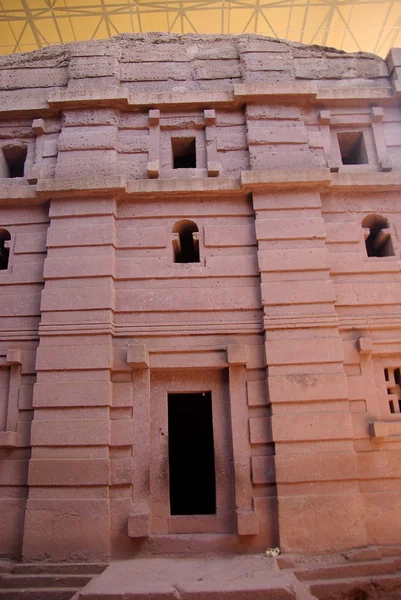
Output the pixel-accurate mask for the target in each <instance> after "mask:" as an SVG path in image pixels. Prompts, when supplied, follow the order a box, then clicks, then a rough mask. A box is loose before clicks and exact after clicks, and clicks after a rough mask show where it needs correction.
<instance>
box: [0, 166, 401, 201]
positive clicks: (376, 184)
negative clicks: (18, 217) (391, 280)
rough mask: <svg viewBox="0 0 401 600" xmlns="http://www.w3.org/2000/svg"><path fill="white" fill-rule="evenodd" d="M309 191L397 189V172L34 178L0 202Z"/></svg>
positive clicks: (10, 188)
mask: <svg viewBox="0 0 401 600" xmlns="http://www.w3.org/2000/svg"><path fill="white" fill-rule="evenodd" d="M289 189H294V190H299V189H315V190H318V191H321V192H330V191H333V192H341V191H347V192H350V193H352V192H356V193H360V192H373V191H377V192H382V191H401V172H394V171H393V172H391V173H387V172H380V171H377V172H370V173H369V172H363V173H361V172H359V173H358V172H355V173H331V172H330V170H329V169H272V170H265V171H258V170H253V171H252V170H250V171H242V173H241V177H240V178H239V179H238V178H235V177H209V178H208V177H205V178H199V179H169V178H166V179H164V178H160V179H129V180H126V179H125V178H124V177H118V176H113V177H103V178H100V177H90V178H88V177H85V178H81V179H39V180H38V182H37V184H36V185H21V184H16V185H1V181H0V202H1V203H2V204H20V203H21V204H26V203H28V204H30V203H40V202H43V201H47V200H49V199H52V198H73V197H80V196H82V197H85V198H86V199H87V198H88V196H91V197H98V196H102V197H105V196H106V197H119V198H120V199H132V198H135V197H141V196H144V197H146V196H149V195H152V196H158V195H162V196H163V198H164V199H168V198H176V197H177V196H181V197H185V196H188V197H189V196H191V197H193V196H194V195H195V196H197V197H198V196H202V195H210V194H211V193H212V194H214V195H215V197H219V196H220V197H226V196H227V194H230V195H231V196H232V195H237V194H248V193H251V192H263V191H271V190H289Z"/></svg>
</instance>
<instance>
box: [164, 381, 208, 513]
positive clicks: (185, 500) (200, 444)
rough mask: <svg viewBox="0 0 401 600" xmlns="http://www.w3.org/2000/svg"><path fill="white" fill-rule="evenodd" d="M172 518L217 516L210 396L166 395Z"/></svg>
mask: <svg viewBox="0 0 401 600" xmlns="http://www.w3.org/2000/svg"><path fill="white" fill-rule="evenodd" d="M168 454H169V457H168V458H169V473H170V511H171V514H172V515H214V514H216V476H215V466H214V443H213V418H212V394H211V392H202V393H199V394H191V393H189V394H169V395H168Z"/></svg>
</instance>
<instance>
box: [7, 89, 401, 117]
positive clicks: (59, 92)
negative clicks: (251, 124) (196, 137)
mask: <svg viewBox="0 0 401 600" xmlns="http://www.w3.org/2000/svg"><path fill="white" fill-rule="evenodd" d="M393 85H394V87H393V89H392V88H390V87H375V86H369V87H368V86H363V87H338V86H336V87H321V86H319V85H318V84H317V83H316V82H314V81H306V82H304V81H293V82H291V83H274V82H273V83H238V84H235V85H234V86H233V90H232V91H225V92H207V91H188V92H185V91H184V92H161V93H154V92H143V93H131V92H129V91H128V90H125V89H122V88H120V89H118V88H110V89H107V88H106V89H101V90H93V91H86V92H82V93H80V92H76V91H74V92H72V91H69V90H67V89H66V88H53V89H51V90H49V92H48V93H47V96H46V93H41V94H40V95H35V94H32V95H29V94H27V93H24V94H22V95H21V98H18V102H16V99H15V96H9V95H8V93H7V92H0V117H1V115H7V116H8V117H10V116H24V115H25V116H34V117H36V118H38V117H41V116H46V115H53V114H56V113H57V112H58V111H59V110H65V109H73V108H99V107H107V108H115V109H120V110H129V109H132V110H138V109H144V110H147V109H148V108H149V107H153V108H160V109H166V110H172V109H183V108H188V109H189V108H192V109H193V108H199V109H203V108H205V107H229V106H231V107H232V106H241V105H244V104H255V103H264V104H277V103H280V104H283V103H284V104H295V105H304V104H305V103H307V104H309V105H310V104H319V105H320V103H322V102H323V103H324V105H325V106H328V107H329V106H331V105H338V104H347V105H350V104H358V105H361V104H363V105H369V104H370V103H375V104H378V105H380V104H383V105H385V104H395V103H397V101H398V99H399V97H400V95H401V87H400V86H399V83H398V82H397V81H395V82H394V83H393Z"/></svg>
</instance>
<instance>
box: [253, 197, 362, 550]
mask: <svg viewBox="0 0 401 600" xmlns="http://www.w3.org/2000/svg"><path fill="white" fill-rule="evenodd" d="M254 207H255V212H256V236H257V240H258V258H259V268H260V271H261V288H262V302H263V306H264V330H265V344H266V363H267V366H268V370H269V377H268V387H269V396H270V402H271V409H272V416H271V426H272V435H273V441H274V443H275V453H276V456H275V467H276V481H277V493H278V503H279V528H280V545H281V548H282V550H283V551H287V552H291V551H296V552H303V551H305V552H323V551H326V552H327V551H336V550H339V549H342V548H349V547H353V546H362V545H364V544H365V543H366V532H365V526H364V523H363V519H362V517H361V515H362V514H363V507H362V505H361V499H360V496H359V490H358V484H357V461H356V454H355V452H354V449H353V441H352V440H353V426H352V419H351V414H350V411H349V407H348V400H347V396H348V393H347V384H346V377H345V374H344V369H343V360H344V351H343V344H342V340H341V338H340V335H339V331H338V326H337V317H336V314H335V309H334V302H335V293H334V286H333V283H332V282H331V280H330V275H329V268H330V263H329V256H328V251H327V250H326V248H325V227H324V222H323V219H322V215H321V203H320V196H319V194H318V193H317V192H315V191H304V192H294V191H280V192H276V193H265V194H264V193H257V194H254Z"/></svg>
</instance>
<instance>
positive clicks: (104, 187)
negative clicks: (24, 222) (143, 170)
mask: <svg viewBox="0 0 401 600" xmlns="http://www.w3.org/2000/svg"><path fill="white" fill-rule="evenodd" d="M125 188H126V182H125V179H124V178H123V177H119V176H115V177H82V178H77V179H40V180H39V181H38V183H37V185H36V191H37V194H38V195H39V196H40V197H51V198H54V197H57V196H65V194H66V193H68V195H69V196H71V195H73V194H75V193H77V194H80V193H81V192H82V191H87V190H90V191H94V192H96V193H102V192H107V193H110V192H118V191H121V190H125ZM0 193H1V190H0ZM0 200H1V196H0Z"/></svg>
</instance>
